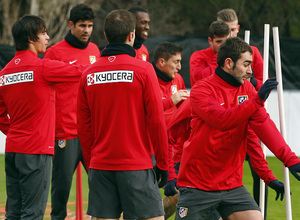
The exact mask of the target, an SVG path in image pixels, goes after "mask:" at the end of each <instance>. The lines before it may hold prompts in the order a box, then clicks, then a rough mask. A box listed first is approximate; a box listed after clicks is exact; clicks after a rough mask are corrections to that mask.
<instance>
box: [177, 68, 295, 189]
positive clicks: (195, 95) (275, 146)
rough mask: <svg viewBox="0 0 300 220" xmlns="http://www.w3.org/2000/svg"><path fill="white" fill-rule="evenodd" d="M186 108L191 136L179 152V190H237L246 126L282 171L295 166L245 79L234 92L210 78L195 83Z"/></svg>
mask: <svg viewBox="0 0 300 220" xmlns="http://www.w3.org/2000/svg"><path fill="white" fill-rule="evenodd" d="M245 100H246V101H245ZM191 109H192V121H191V127H192V132H191V136H190V138H189V142H188V144H187V145H185V146H184V148H183V155H182V160H181V167H180V170H179V176H178V183H177V185H178V186H179V187H191V188H197V189H201V190H207V191H219V190H228V189H233V188H236V187H239V186H242V185H243V182H242V176H243V161H244V159H245V155H246V151H247V135H248V133H247V127H248V126H249V125H250V127H251V128H252V129H253V131H254V132H255V133H256V134H257V135H258V137H259V139H260V140H262V141H263V143H265V144H266V146H267V147H268V148H269V149H270V150H271V151H272V152H273V153H274V154H275V155H276V157H278V158H279V159H280V160H281V161H282V162H283V163H284V165H285V166H288V167H289V166H292V165H295V164H296V163H299V162H300V160H299V159H298V157H297V156H296V155H295V153H294V152H292V151H291V149H290V148H289V146H288V145H287V144H286V142H285V141H284V139H283V138H282V136H281V134H280V133H279V131H278V130H277V128H276V126H275V124H274V123H273V121H272V120H271V119H270V117H269V115H268V113H267V112H266V110H265V108H264V107H263V104H262V100H261V99H260V98H259V97H258V95H257V92H256V91H255V89H254V87H253V86H252V85H251V83H250V82H248V81H247V80H245V81H244V84H243V85H241V86H239V87H234V86H231V85H230V84H228V83H227V82H225V81H224V80H222V79H221V78H220V77H219V76H217V75H216V74H213V75H212V76H210V77H208V78H206V79H203V80H200V81H199V82H198V83H197V84H195V85H194V87H193V88H192V90H191Z"/></svg>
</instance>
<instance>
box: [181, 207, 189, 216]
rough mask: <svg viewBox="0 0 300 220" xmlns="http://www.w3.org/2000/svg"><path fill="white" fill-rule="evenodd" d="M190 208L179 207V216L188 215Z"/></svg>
mask: <svg viewBox="0 0 300 220" xmlns="http://www.w3.org/2000/svg"><path fill="white" fill-rule="evenodd" d="M187 212H188V208H185V207H180V208H179V216H180V218H184V217H185V216H186V215H187Z"/></svg>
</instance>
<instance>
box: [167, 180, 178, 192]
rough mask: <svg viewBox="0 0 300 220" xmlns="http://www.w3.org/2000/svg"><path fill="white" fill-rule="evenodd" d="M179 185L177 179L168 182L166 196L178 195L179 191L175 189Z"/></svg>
mask: <svg viewBox="0 0 300 220" xmlns="http://www.w3.org/2000/svg"><path fill="white" fill-rule="evenodd" d="M176 185H177V179H173V180H170V181H168V183H167V184H166V185H165V196H174V195H175V194H177V193H178V192H177V190H176V189H175V188H176Z"/></svg>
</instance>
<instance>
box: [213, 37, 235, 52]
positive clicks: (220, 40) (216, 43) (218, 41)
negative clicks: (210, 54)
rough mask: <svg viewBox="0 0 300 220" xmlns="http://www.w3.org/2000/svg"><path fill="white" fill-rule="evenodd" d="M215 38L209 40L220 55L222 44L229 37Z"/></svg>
mask: <svg viewBox="0 0 300 220" xmlns="http://www.w3.org/2000/svg"><path fill="white" fill-rule="evenodd" d="M229 36H230V35H228V36H226V37H214V39H211V38H210V37H209V38H208V43H209V44H210V46H211V48H212V49H213V51H214V52H215V53H218V51H219V48H220V46H221V44H222V43H223V42H224V41H225V40H226V39H227V38H228V37H229Z"/></svg>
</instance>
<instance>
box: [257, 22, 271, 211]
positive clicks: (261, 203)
mask: <svg viewBox="0 0 300 220" xmlns="http://www.w3.org/2000/svg"><path fill="white" fill-rule="evenodd" d="M269 41H270V25H269V24H265V26H264V54H263V55H264V68H263V82H265V81H266V80H267V79H268V72H269ZM265 108H266V110H267V101H266V102H265ZM261 147H262V151H263V153H264V157H265V158H266V146H265V145H264V143H262V142H261ZM265 187H266V184H265V182H264V181H263V180H262V179H260V184H259V207H260V210H261V214H262V216H263V217H264V216H265V189H266V188H265Z"/></svg>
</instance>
